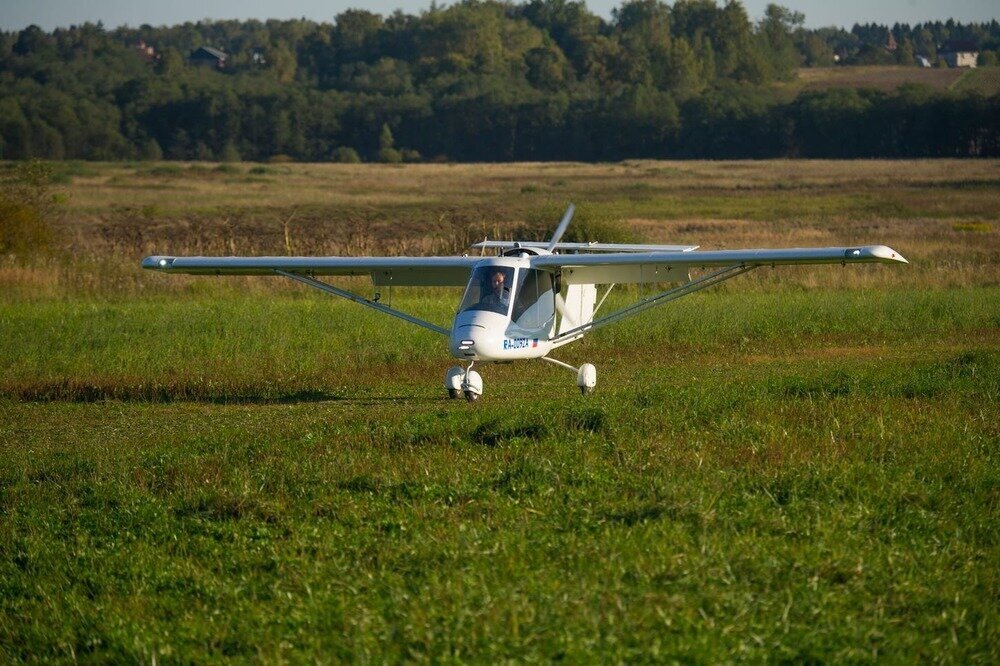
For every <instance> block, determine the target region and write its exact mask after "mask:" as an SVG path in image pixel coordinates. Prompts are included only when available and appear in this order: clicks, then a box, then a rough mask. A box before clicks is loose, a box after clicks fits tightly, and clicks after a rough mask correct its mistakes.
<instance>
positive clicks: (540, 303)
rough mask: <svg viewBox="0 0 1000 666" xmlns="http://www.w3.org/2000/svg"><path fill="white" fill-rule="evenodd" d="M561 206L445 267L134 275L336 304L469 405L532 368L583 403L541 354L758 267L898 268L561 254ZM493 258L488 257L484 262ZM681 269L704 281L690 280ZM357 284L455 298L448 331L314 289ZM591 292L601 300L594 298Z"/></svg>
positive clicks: (161, 261) (370, 260)
mask: <svg viewBox="0 0 1000 666" xmlns="http://www.w3.org/2000/svg"><path fill="white" fill-rule="evenodd" d="M574 210H575V207H574V206H573V204H570V205H569V207H568V208H567V209H566V212H565V214H564V215H563V216H562V219H561V220H560V221H559V224H558V226H557V227H556V230H555V232H554V233H553V234H552V237H551V238H550V239H549V240H548V241H546V242H530V241H496V240H488V239H486V240H483V241H481V242H478V243H475V244H473V245H472V246H471V247H472V248H475V249H477V250H480V251H481V252H482V253H483V254H482V255H481V256H469V255H468V254H466V255H463V256H460V257H459V256H455V257H401V256H400V257H171V256H159V255H157V256H151V257H146V258H145V259H143V261H142V267H143V268H145V269H149V270H154V271H158V272H161V273H182V274H191V275H278V276H282V277H286V278H289V279H292V280H296V281H298V282H301V283H302V284H305V285H307V286H309V287H313V288H316V289H319V290H322V291H324V292H326V293H328V294H332V295H334V296H338V297H341V298H345V299H347V300H350V301H353V302H354V303H358V304H360V305H363V306H366V307H369V308H372V309H374V310H377V311H378V312H381V313H383V314H386V315H390V316H393V317H397V318H399V319H402V320H403V321H406V322H409V323H411V324H416V325H417V326H422V327H424V328H426V329H429V330H431V331H434V332H435V333H439V334H441V335H443V336H445V337H446V338H448V341H449V344H448V348H449V351H450V353H451V355H452V356H453V357H454V358H457V359H460V360H461V361H462V362H464V363H466V364H467V365H465V366H464V367H463V366H460V365H455V366H452V367H450V368H448V371H447V372H446V373H445V380H444V384H445V388H446V389H447V392H448V396H449V397H451V398H459V397H461V396H462V395H464V396H465V398H466V399H467V400H469V401H470V402H473V401H475V400H478V399H479V398H480V396H482V394H483V379H482V376H481V375H480V374H479V372H477V371H476V370H473V366H475V365H476V364H477V363H480V364H482V363H489V362H510V361H518V360H527V359H541V360H543V361H546V362H548V363H551V364H553V365H556V366H559V367H561V368H565V369H567V370H570V371H572V372H574V373H576V383H577V386H578V387H579V389H580V391H581V392H582V393H583V394H584V395H588V394H590V393H592V392H593V390H594V388H595V387H596V385H597V369H596V368H595V366H594V365H593V364H591V363H584V364H583V365H581V366H580V367H578V368H577V367H574V366H572V365H570V364H568V363H564V362H563V361H560V360H557V359H555V358H553V357H551V356H550V354H551V353H552V352H553V351H554V350H556V349H560V348H561V347H563V346H565V345H567V344H569V343H571V342H575V341H576V340H579V339H580V338H582V337H583V336H584V335H586V334H587V333H589V332H590V331H593V330H596V329H598V328H601V327H603V326H607V325H608V324H612V323H615V322H617V321H620V320H622V319H625V318H626V317H631V316H634V315H636V314H639V313H640V312H644V311H646V310H648V309H650V308H652V307H656V306H659V305H663V304H665V303H668V302H670V301H673V300H675V299H678V298H680V297H682V296H686V295H688V294H692V293H694V292H696V291H700V290H702V289H706V288H708V287H711V286H714V285H717V284H719V283H720V282H723V281H724V280H729V279H730V278H734V277H736V276H737V275H742V274H743V273H746V272H748V271H751V270H753V269H755V268H758V267H762V266H772V267H773V266H779V265H797V264H843V265H846V264H854V263H876V262H877V263H889V264H892V263H904V264H905V263H909V262H907V261H906V259H904V258H903V257H902V255H900V254H899V253H898V252H896V251H895V250H893V249H892V248H889V247H886V246H885V245H865V246H855V247H825V248H778V249H758V250H710V251H704V250H702V251H699V250H698V246H697V245H643V244H631V245H629V244H608V243H598V242H592V243H563V242H560V240H561V238H562V236H563V234H564V233H565V232H566V228H567V227H568V226H569V223H570V221H571V220H572V218H573V213H574ZM486 250H495V251H496V252H497V254H496V255H495V256H485V252H486ZM691 269H702V270H704V271H705V272H704V273H702V274H700V275H698V276H697V277H694V278H692V276H691V273H690V270H691ZM347 275H355V276H357V275H363V276H368V277H370V278H371V281H372V284H373V286H374V287H375V288H382V287H388V288H391V287H396V286H464V287H465V293H464V295H463V296H462V300H461V301H460V302H459V305H458V309H457V310H456V314H455V317H454V320H453V321H452V324H451V328H450V329H447V328H444V327H442V326H438V325H437V324H434V323H431V322H429V321H424V320H423V319H420V318H418V317H414V316H412V315H410V314H407V313H406V312H403V311H401V310H398V309H395V308H393V307H391V306H390V305H387V304H385V303H382V302H381V301H380V294H379V293H375V294H374V295H373V297H372V298H365V297H364V296H361V295H360V294H357V293H354V292H352V291H348V290H345V289H342V288H340V287H337V286H334V285H332V284H330V283H328V282H325V281H323V280H320V279H318V278H319V277H320V276H347ZM650 283H653V284H658V285H662V284H664V283H666V284H668V285H669V286H666V287H661V288H660V289H661V290H659V291H657V292H656V293H653V294H651V295H649V296H644V297H639V298H638V300H637V301H636V302H634V303H632V304H630V305H627V306H624V307H621V308H619V309H617V310H615V311H613V312H610V313H607V314H604V315H602V316H598V312H599V311H600V309H601V306H603V305H604V303H605V301H606V300H607V298H608V295H609V294H610V293H611V291H612V290H613V289H614V288H615V286H618V285H624V284H650ZM598 285H601V287H602V292H603V293H601V294H600V298H598Z"/></svg>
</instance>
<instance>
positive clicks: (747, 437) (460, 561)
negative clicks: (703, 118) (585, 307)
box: [0, 160, 1000, 664]
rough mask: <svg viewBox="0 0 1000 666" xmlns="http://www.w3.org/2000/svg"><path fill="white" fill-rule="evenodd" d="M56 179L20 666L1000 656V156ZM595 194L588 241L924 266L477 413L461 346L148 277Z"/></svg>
mask: <svg viewBox="0 0 1000 666" xmlns="http://www.w3.org/2000/svg"><path fill="white" fill-rule="evenodd" d="M15 166H16V165H11V164H7V165H0V176H3V177H4V178H9V177H10V176H11V174H13V173H14V170H15ZM53 168H54V174H55V177H54V181H55V184H54V186H53V189H52V192H51V194H52V195H53V196H54V197H55V202H56V204H57V205H56V206H55V213H54V214H55V216H56V217H55V219H54V224H53V236H54V244H53V246H52V248H51V250H50V251H49V252H47V253H42V254H39V255H38V256H35V257H33V258H30V259H27V260H21V259H16V258H12V257H11V258H5V259H3V260H2V262H0V662H4V663H21V662H39V661H46V662H47V661H55V662H65V663H68V662H73V663H76V662H91V663H93V662H136V661H138V662H147V663H150V662H151V663H167V662H209V661H211V662H215V661H238V662H244V661H263V662H293V663H299V662H321V663H327V662H362V663H381V662H386V661H404V660H405V661H415V662H421V663H426V662H470V661H471V662H491V663H492V662H498V661H556V660H560V661H566V662H568V663H580V662H584V663H592V662H619V661H630V662H653V661H669V662H675V661H684V662H699V663H701V662H712V663H716V662H730V661H737V660H741V661H742V660H750V661H793V662H843V661H866V662H867V661H876V660H889V661H892V662H916V661H934V662H948V663H973V664H975V663H981V664H989V663H997V662H998V660H1000V647H998V646H1000V630H998V627H1000V612H998V607H997V603H996V600H997V598H998V597H1000V577H998V572H1000V547H998V540H997V535H998V533H1000V520H998V516H1000V460H998V444H1000V408H998V407H1000V404H998V403H1000V269H998V268H997V266H998V263H1000V162H998V161H987V160H982V161H972V160H968V161H911V162H894V161H842V162H822V161H801V162H797V161H774V162H648V161H630V162H622V163H614V164H596V165H591V164H576V163H564V164H563V163H561V164H551V163H550V164H497V165H487V164H483V165H451V164H435V165H406V166H383V165H333V164H266V165H263V164H260V165H257V164H241V163H231V164H230V163H227V164H215V163H154V164H150V163H136V164H123V163H118V164H103V163H83V162H63V163H56V164H54V165H53ZM570 201H573V202H575V203H576V204H577V206H578V214H577V218H576V220H575V221H574V224H573V225H572V226H571V227H570V232H569V233H570V237H569V238H568V240H569V239H573V240H585V239H586V240H598V241H612V242H613V241H643V242H662V243H693V244H700V245H701V246H702V247H703V248H705V249H719V248H738V247H801V246H823V245H856V244H869V243H884V244H886V245H889V246H891V247H893V248H894V249H896V250H898V251H899V252H901V253H902V254H903V255H904V256H905V257H906V258H907V259H908V260H909V261H910V262H911V263H910V264H909V265H893V266H884V265H871V266H848V267H841V266H820V267H788V268H775V269H769V268H768V269H764V268H762V269H757V270H754V271H751V272H750V273H748V274H747V275H745V276H741V277H739V278H737V279H735V280H732V281H729V282H726V283H725V284H723V285H721V286H720V287H718V288H716V289H714V290H707V291H704V292H699V293H697V294H695V295H693V296H689V297H686V298H684V299H681V300H679V301H677V302H675V303H672V304H668V305H666V306H664V307H662V308H658V309H654V310H652V311H650V312H647V313H644V314H642V315H640V316H638V317H636V318H633V319H630V320H628V321H626V322H623V323H621V324H619V325H616V326H613V327H609V328H606V329H602V330H600V331H597V332H595V333H594V334H592V335H590V336H588V337H587V338H586V339H585V340H584V341H582V342H580V343H577V344H575V345H571V346H569V347H567V348H565V349H563V350H562V351H561V353H558V354H557V357H558V358H560V359H562V360H565V361H566V362H568V363H573V364H580V363H583V362H591V363H594V364H595V365H596V366H597V368H598V386H597V391H596V393H595V394H594V395H592V396H588V397H584V396H581V395H580V393H579V391H578V390H577V388H576V386H575V378H574V377H573V376H572V375H571V374H570V373H569V372H566V371H564V370H561V369H558V368H554V367H551V366H549V365H547V364H543V363H538V362H533V363H517V364H510V365H490V366H484V367H482V368H480V370H481V372H482V375H483V379H484V381H485V394H484V396H483V398H482V399H481V400H480V401H479V402H477V403H475V404H468V403H466V402H465V401H464V400H461V401H452V400H448V399H447V397H446V394H445V392H444V389H443V385H442V381H443V376H444V372H445V369H446V368H447V367H448V366H449V365H451V363H450V360H449V358H448V356H447V349H446V346H445V344H444V341H443V340H442V339H440V338H439V337H438V336H436V335H435V334H434V333H432V332H430V331H427V330H424V329H420V328H416V327H406V325H405V324H403V323H400V322H397V321H396V320H387V319H384V318H380V317H379V315H377V314H376V313H373V312H370V311H369V310H366V309H363V308H360V307H358V306H356V305H354V304H352V303H348V302H343V301H339V300H333V299H332V298H331V297H329V296H326V295H324V294H321V293H318V292H313V291H308V290H305V289H304V288H302V287H300V286H298V285H296V284H293V283H287V284H286V283H285V282H284V281H281V280H279V279H278V278H273V279H270V278H233V279H225V278H213V277H185V276H166V275H158V274H151V273H147V272H143V271H141V270H140V269H139V268H138V265H139V261H140V260H141V258H142V257H143V256H145V255H148V254H229V253H237V254H284V253H286V252H289V251H291V252H293V253H296V254H379V253H393V254H425V253H456V252H463V251H465V248H466V247H467V245H468V243H470V242H473V241H474V240H477V239H481V238H482V237H484V236H488V237H489V238H508V237H512V236H514V235H515V234H516V235H517V236H519V237H525V238H544V237H546V236H547V235H548V234H550V233H551V230H552V229H553V228H554V226H555V224H556V222H557V221H558V219H559V215H560V214H561V212H562V210H563V209H564V208H565V206H566V204H567V203H568V202H570ZM343 284H345V285H347V286H349V287H351V288H353V289H357V290H358V291H359V292H360V293H363V294H365V295H368V294H370V293H371V286H370V285H367V284H365V283H364V282H362V281H360V280H344V281H343ZM642 293H643V292H642V290H640V289H637V288H632V289H620V290H619V291H618V292H616V294H615V295H614V296H613V297H612V299H613V300H614V301H615V302H616V303H625V302H628V301H629V300H630V299H634V298H636V297H638V296H640V295H641V294H642ZM647 293H648V292H647ZM459 296H460V293H457V292H456V290H454V289H412V290H409V291H408V290H404V289H397V290H394V292H393V293H391V294H385V295H384V297H386V298H391V299H392V304H393V305H394V306H397V307H401V308H403V309H405V310H407V311H410V312H413V313H415V314H417V315H419V316H421V317H425V318H428V319H431V320H432V321H435V322H438V323H440V324H442V325H447V324H448V323H449V321H450V318H451V316H452V315H453V313H454V307H455V305H456V303H457V300H458V298H459Z"/></svg>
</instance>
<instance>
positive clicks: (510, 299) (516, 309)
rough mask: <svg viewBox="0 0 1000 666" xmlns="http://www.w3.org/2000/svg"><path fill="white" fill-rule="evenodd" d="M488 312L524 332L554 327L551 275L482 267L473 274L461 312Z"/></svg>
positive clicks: (522, 269) (545, 272)
mask: <svg viewBox="0 0 1000 666" xmlns="http://www.w3.org/2000/svg"><path fill="white" fill-rule="evenodd" d="M474 311H485V312H495V313H496V314H499V315H503V316H505V317H509V318H510V320H511V322H512V323H513V324H514V325H515V326H517V327H519V328H522V329H526V330H536V329H540V328H548V327H551V325H552V321H553V318H554V317H555V292H554V290H553V284H552V274H551V273H549V272H548V271H542V270H537V269H533V268H524V267H521V268H515V267H513V266H499V265H492V266H480V267H478V268H476V269H475V270H474V271H473V272H472V277H471V279H470V280H469V286H468V287H467V288H466V290H465V296H464V297H463V298H462V303H461V305H460V306H459V313H464V312H474Z"/></svg>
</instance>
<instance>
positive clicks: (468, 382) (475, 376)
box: [462, 363, 483, 402]
mask: <svg viewBox="0 0 1000 666" xmlns="http://www.w3.org/2000/svg"><path fill="white" fill-rule="evenodd" d="M462 392H463V393H465V399H466V400H468V401H469V402H475V401H476V400H479V397H480V396H481V395H482V394H483V378H482V377H480V376H479V373H478V372H476V371H475V370H473V369H472V364H471V363H470V364H469V369H468V370H466V371H465V379H464V380H463V381H462Z"/></svg>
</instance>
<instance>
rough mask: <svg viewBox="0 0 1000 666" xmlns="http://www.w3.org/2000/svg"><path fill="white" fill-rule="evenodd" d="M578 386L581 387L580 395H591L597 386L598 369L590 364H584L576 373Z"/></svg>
mask: <svg viewBox="0 0 1000 666" xmlns="http://www.w3.org/2000/svg"><path fill="white" fill-rule="evenodd" d="M576 385H577V386H579V387H580V393H582V394H584V395H590V394H591V393H593V392H594V387H595V386H597V368H595V367H594V366H593V365H591V364H590V363H584V364H583V365H581V366H580V369H579V370H578V371H577V373H576Z"/></svg>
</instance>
